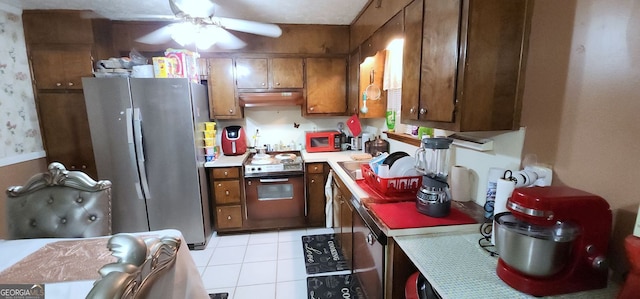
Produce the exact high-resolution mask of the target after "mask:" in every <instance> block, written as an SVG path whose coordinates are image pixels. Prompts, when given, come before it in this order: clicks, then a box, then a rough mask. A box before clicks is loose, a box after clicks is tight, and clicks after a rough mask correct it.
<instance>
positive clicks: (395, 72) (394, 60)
mask: <svg viewBox="0 0 640 299" xmlns="http://www.w3.org/2000/svg"><path fill="white" fill-rule="evenodd" d="M399 88H402V47H400V48H399V49H394V48H393V47H391V48H390V49H387V55H386V57H385V60H384V73H383V80H382V89H384V90H390V89H399Z"/></svg>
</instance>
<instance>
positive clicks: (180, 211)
mask: <svg viewBox="0 0 640 299" xmlns="http://www.w3.org/2000/svg"><path fill="white" fill-rule="evenodd" d="M130 82H131V97H132V99H133V106H134V109H136V108H137V109H139V110H140V125H141V129H142V136H139V137H141V138H142V144H143V147H144V154H145V168H146V178H147V181H148V184H149V192H150V194H151V197H150V198H147V211H148V217H149V227H150V229H152V230H159V229H166V228H174V229H178V230H180V231H181V232H182V234H183V235H184V237H185V239H186V240H187V243H189V244H200V243H205V229H204V222H203V215H205V213H203V206H202V198H201V193H200V178H199V173H198V161H197V153H196V150H197V148H196V147H195V143H196V141H195V135H194V134H195V132H194V128H195V124H194V115H193V106H192V98H191V89H190V87H189V82H188V80H186V79H143V78H132V79H130ZM202 88H204V87H202ZM206 215H208V211H207V213H206Z"/></svg>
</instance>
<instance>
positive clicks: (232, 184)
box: [213, 180, 240, 204]
mask: <svg viewBox="0 0 640 299" xmlns="http://www.w3.org/2000/svg"><path fill="white" fill-rule="evenodd" d="M213 190H214V195H215V200H216V204H228V203H240V181H239V180H229V181H217V182H214V183H213Z"/></svg>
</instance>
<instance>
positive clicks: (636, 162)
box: [522, 0, 640, 271]
mask: <svg viewBox="0 0 640 299" xmlns="http://www.w3.org/2000/svg"><path fill="white" fill-rule="evenodd" d="M638 30H640V2H639V1H635V0H616V1H605V0H580V1H576V0H572V1H554V0H537V1H536V2H535V8H534V15H533V23H532V29H531V37H530V47H529V58H528V63H527V73H526V83H525V90H524V99H523V108H522V125H524V126H526V128H527V136H526V138H525V142H524V149H523V153H524V154H527V153H536V154H537V155H538V159H539V160H541V161H543V162H547V163H549V164H552V165H553V168H554V184H557V185H569V186H572V187H575V188H579V189H583V190H586V191H589V192H591V193H594V194H597V195H600V196H602V197H603V198H604V199H606V200H607V201H608V202H609V204H610V205H611V208H612V209H613V210H614V217H615V221H614V223H615V224H614V225H615V227H614V235H613V242H612V243H611V245H612V254H611V256H612V257H613V261H612V262H613V264H612V267H613V268H614V269H616V270H618V271H623V270H624V269H625V265H624V252H623V251H622V244H623V243H622V239H623V238H624V237H625V236H627V235H629V234H630V233H631V231H632V227H633V222H634V221H635V216H636V214H637V210H638V203H640V184H638V183H637V181H636V180H637V178H638V177H640V159H638V155H639V154H640V139H638V138H637V137H636V136H637V135H638V133H637V132H638V131H640V122H639V121H638V113H639V112H640V101H639V100H638V95H640V85H639V84H638V82H640V34H639V33H638Z"/></svg>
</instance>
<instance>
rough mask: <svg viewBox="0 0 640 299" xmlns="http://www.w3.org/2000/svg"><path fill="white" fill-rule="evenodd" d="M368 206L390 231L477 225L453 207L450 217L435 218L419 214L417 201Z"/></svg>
mask: <svg viewBox="0 0 640 299" xmlns="http://www.w3.org/2000/svg"><path fill="white" fill-rule="evenodd" d="M367 206H368V207H369V208H370V209H371V211H373V213H374V214H376V216H378V218H379V219H380V220H382V221H383V222H384V223H385V224H386V225H387V226H388V227H389V228H390V229H402V228H418V227H432V226H445V225H460V224H473V223H477V222H476V221H475V220H473V218H471V217H470V216H469V215H467V214H465V213H463V212H460V211H458V209H456V208H454V207H451V213H450V214H449V216H447V217H443V218H434V217H429V216H427V215H424V214H421V213H420V212H418V210H417V209H416V202H415V201H404V202H394V203H370V204H367Z"/></svg>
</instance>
